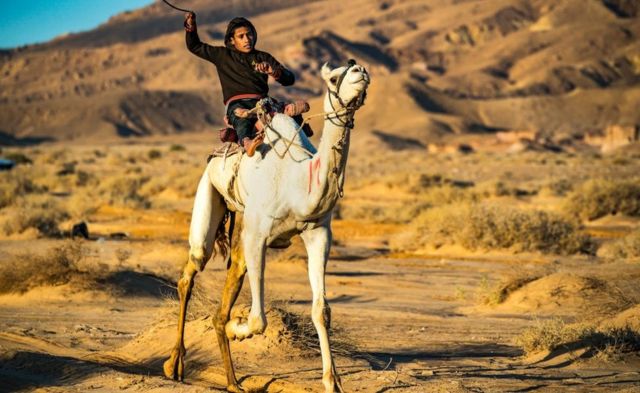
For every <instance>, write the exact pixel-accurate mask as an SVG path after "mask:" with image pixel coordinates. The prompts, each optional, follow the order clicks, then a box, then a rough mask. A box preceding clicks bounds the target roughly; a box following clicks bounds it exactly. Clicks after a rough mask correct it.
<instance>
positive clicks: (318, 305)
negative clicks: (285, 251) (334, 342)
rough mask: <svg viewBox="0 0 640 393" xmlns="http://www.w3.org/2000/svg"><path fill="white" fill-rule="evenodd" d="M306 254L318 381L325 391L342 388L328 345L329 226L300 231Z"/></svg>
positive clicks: (340, 389) (329, 314)
mask: <svg viewBox="0 0 640 393" xmlns="http://www.w3.org/2000/svg"><path fill="white" fill-rule="evenodd" d="M300 236H301V237H302V240H303V241H304V244H305V247H306V248H307V254H308V255H309V282H310V283H311V290H312V292H313V303H312V308H311V318H312V320H313V324H314V326H315V327H316V331H317V332H318V338H319V339H320V351H321V353H322V383H323V384H324V388H325V392H327V393H333V392H335V391H338V392H342V391H343V389H342V384H341V382H340V377H339V376H338V373H337V371H336V365H335V363H334V362H333V357H332V356H331V347H330V345H329V327H330V325H331V309H330V308H329V305H328V304H327V300H326V299H325V282H324V274H325V268H326V265H327V260H328V259H329V248H330V246H331V229H330V227H329V224H328V223H327V224H326V226H323V227H318V228H314V229H312V230H309V231H306V232H303V233H302V234H301V235H300Z"/></svg>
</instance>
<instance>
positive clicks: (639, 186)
mask: <svg viewBox="0 0 640 393" xmlns="http://www.w3.org/2000/svg"><path fill="white" fill-rule="evenodd" d="M565 210H566V211H567V212H568V213H569V214H571V215H572V216H575V217H579V218H581V219H586V220H595V219H597V218H600V217H604V216H606V215H607V214H617V213H621V214H626V215H628V216H640V183H638V181H634V180H623V181H621V180H615V181H614V180H589V181H587V182H585V183H583V184H582V185H581V186H580V187H578V188H577V189H576V190H575V191H574V192H572V193H571V194H570V195H569V198H568V200H567V202H566V203H565Z"/></svg>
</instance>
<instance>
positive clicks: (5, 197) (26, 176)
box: [0, 167, 45, 209]
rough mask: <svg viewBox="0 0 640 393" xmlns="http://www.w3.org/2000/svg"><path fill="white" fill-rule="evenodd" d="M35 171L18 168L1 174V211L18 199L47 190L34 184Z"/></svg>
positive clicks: (27, 168)
mask: <svg viewBox="0 0 640 393" xmlns="http://www.w3.org/2000/svg"><path fill="white" fill-rule="evenodd" d="M33 177H34V175H33V171H32V170H31V168H29V167H17V168H15V169H13V170H11V171H6V172H0V209H2V208H3V207H7V206H10V205H11V204H13V203H14V202H15V201H16V200H17V199H18V197H20V196H24V195H26V194H31V193H40V192H44V191H45V189H44V188H43V187H41V186H39V185H37V184H36V183H35V182H34V179H33Z"/></svg>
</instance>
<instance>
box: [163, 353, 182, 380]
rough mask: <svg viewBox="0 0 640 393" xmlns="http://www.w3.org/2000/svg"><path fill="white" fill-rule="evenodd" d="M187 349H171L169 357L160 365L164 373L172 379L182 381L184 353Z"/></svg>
mask: <svg viewBox="0 0 640 393" xmlns="http://www.w3.org/2000/svg"><path fill="white" fill-rule="evenodd" d="M186 352H187V351H186V350H185V349H184V347H182V348H176V349H174V350H173V351H171V357H169V359H167V360H166V361H165V362H164V364H163V365H162V369H163V370H164V375H165V376H166V377H167V378H170V379H173V380H174V381H180V382H182V381H184V355H185V353H186Z"/></svg>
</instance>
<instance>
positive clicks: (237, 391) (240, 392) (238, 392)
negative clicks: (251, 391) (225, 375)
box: [227, 384, 244, 393]
mask: <svg viewBox="0 0 640 393" xmlns="http://www.w3.org/2000/svg"><path fill="white" fill-rule="evenodd" d="M227 392H231V393H244V389H243V388H241V387H240V385H237V384H236V385H228V386H227Z"/></svg>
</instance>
